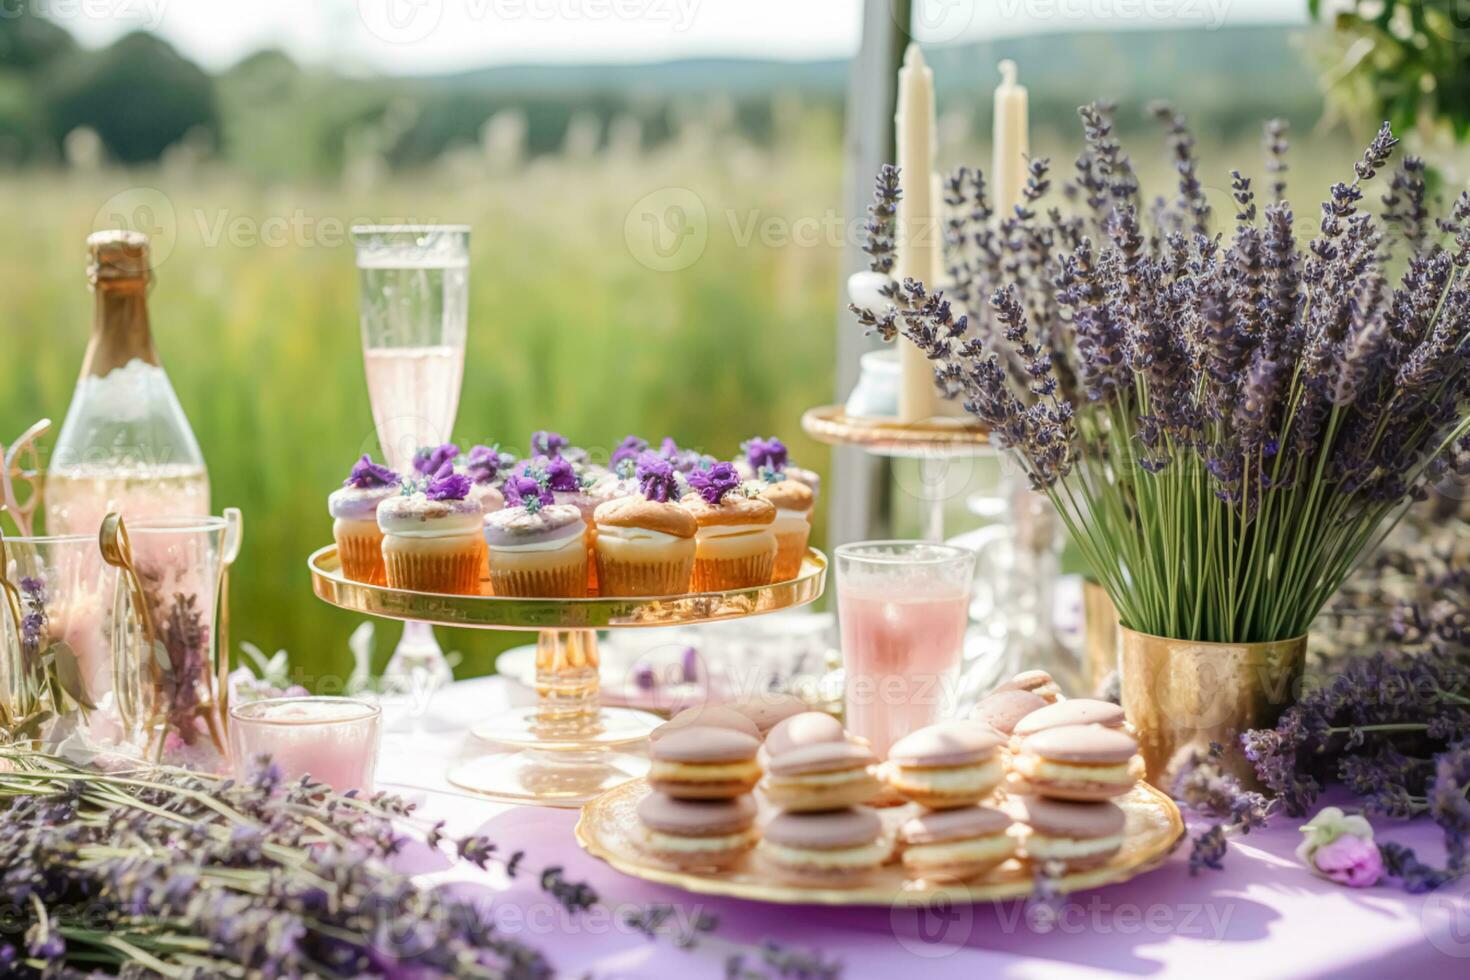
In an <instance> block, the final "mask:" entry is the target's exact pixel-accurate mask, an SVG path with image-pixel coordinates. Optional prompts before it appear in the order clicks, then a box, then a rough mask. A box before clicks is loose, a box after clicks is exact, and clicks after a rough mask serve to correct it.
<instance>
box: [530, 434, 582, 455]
mask: <svg viewBox="0 0 1470 980" xmlns="http://www.w3.org/2000/svg"><path fill="white" fill-rule="evenodd" d="M571 444H572V442H571V440H570V439H568V438H567V437H566V436H564V435H562V434H561V433H560V432H550V431H548V430H546V429H537V430H536V431H535V432H533V433H531V455H532V456H549V457H551V458H552V459H555V458H556V457H558V456H560V455H561V451H562V450H563V449H566V448H568V447H570V446H571Z"/></svg>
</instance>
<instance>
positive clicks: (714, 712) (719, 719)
mask: <svg viewBox="0 0 1470 980" xmlns="http://www.w3.org/2000/svg"><path fill="white" fill-rule="evenodd" d="M685 728H728V729H729V730H731V731H734V732H740V733H741V734H744V735H749V736H750V737H751V738H759V737H760V729H758V728H756V727H755V722H753V721H751V720H750V719H749V718H747V717H746V716H745V715H743V714H741V713H740V712H738V711H736V710H734V709H733V708H727V707H725V706H724V705H721V704H697V705H695V706H694V707H692V708H685V709H684V710H683V711H681V712H679V713H678V714H676V715H674V717H672V718H670V719H669V720H668V721H666V722H664V723H663V724H662V725H659V726H658V727H657V728H655V729H654V730H653V731H651V732H649V733H648V739H649V741H650V742H657V741H658V740H659V739H661V738H663V737H664V736H665V735H672V734H673V733H674V732H677V731H680V730H682V729H685Z"/></svg>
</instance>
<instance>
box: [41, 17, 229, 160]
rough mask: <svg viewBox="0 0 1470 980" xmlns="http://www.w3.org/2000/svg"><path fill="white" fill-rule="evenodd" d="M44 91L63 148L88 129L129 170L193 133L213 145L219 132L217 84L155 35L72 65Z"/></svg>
mask: <svg viewBox="0 0 1470 980" xmlns="http://www.w3.org/2000/svg"><path fill="white" fill-rule="evenodd" d="M44 91H45V95H46V109H47V112H46V115H47V124H48V126H49V127H50V130H51V135H52V137H53V138H54V139H55V140H56V141H57V142H60V141H61V140H62V139H63V138H64V137H65V136H66V134H67V133H69V132H71V131H72V130H73V129H75V128H76V127H78V126H88V127H90V128H91V129H94V130H96V132H97V134H98V135H99V136H101V137H102V142H103V143H104V144H105V145H106V146H107V150H108V153H109V154H111V155H112V156H113V157H114V158H115V159H117V160H119V161H121V162H123V163H140V162H143V161H147V160H154V159H157V158H158V156H159V154H161V153H162V152H163V151H164V150H165V149H166V148H167V147H168V146H169V145H170V144H172V143H175V142H177V141H178V140H180V139H181V138H182V137H183V136H184V134H185V133H188V132H189V131H190V130H194V129H200V130H203V131H204V132H206V133H208V134H210V138H211V140H213V139H214V137H215V136H216V135H217V133H218V131H219V123H218V114H217V111H216V108H215V97H214V81H213V80H212V79H211V78H210V77H209V76H208V75H206V74H205V73H204V71H203V70H202V69H200V68H199V66H197V65H195V64H194V63H193V62H191V61H189V60H187V59H186V58H184V57H182V56H181V55H180V54H179V53H178V52H177V51H175V50H174V49H173V48H172V47H171V46H169V45H168V44H167V43H165V42H164V41H162V40H160V39H159V38H158V37H156V36H155V35H152V34H145V33H142V32H134V33H132V34H128V35H126V36H124V37H121V38H119V39H118V40H117V41H116V42H115V43H114V44H113V45H112V46H111V47H109V48H107V49H106V50H104V51H101V52H99V53H97V54H95V55H87V54H83V55H77V56H74V57H71V58H67V59H66V60H65V61H63V62H62V63H61V64H60V65H59V66H58V68H57V70H56V71H55V72H54V73H53V74H52V75H51V76H50V77H49V78H48V80H47V83H46V85H45V89H44Z"/></svg>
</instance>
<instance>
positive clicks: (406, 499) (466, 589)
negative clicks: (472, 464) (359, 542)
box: [378, 463, 485, 595]
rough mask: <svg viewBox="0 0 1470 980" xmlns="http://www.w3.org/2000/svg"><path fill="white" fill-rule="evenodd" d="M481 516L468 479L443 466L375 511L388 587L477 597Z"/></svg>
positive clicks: (481, 562) (482, 560)
mask: <svg viewBox="0 0 1470 980" xmlns="http://www.w3.org/2000/svg"><path fill="white" fill-rule="evenodd" d="M483 522H484V516H483V515H482V514H481V512H480V505H479V503H477V502H476V501H474V500H471V499H470V478H469V477H467V476H465V475H464V474H463V473H455V472H454V471H453V469H452V467H451V465H450V464H449V463H445V464H444V465H443V466H442V467H441V468H440V470H439V472H438V473H436V474H435V475H434V476H433V477H431V478H430V479H428V480H427V481H424V482H422V483H419V484H414V485H410V484H405V485H404V486H403V492H402V493H400V494H399V495H398V496H396V497H389V498H388V499H387V500H384V501H383V502H382V504H380V505H379V506H378V527H379V529H380V530H381V531H382V532H383V566H384V571H385V572H386V575H387V581H388V587H389V588H393V589H410V590H412V591H415V592H439V593H449V594H454V595H478V594H479V592H480V570H481V568H482V567H483V566H484V563H485V557H484V549H485V540H484V538H483V537H482V536H481V534H480V528H481V526H482V524H483Z"/></svg>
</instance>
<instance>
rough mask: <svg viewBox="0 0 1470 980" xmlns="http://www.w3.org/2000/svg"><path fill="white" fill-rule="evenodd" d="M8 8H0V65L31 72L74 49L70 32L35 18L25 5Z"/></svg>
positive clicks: (8, 6)
mask: <svg viewBox="0 0 1470 980" xmlns="http://www.w3.org/2000/svg"><path fill="white" fill-rule="evenodd" d="M11 7H12V5H8V4H7V5H5V6H3V7H0V66H4V68H5V69H7V70H10V69H16V70H20V71H31V70H34V69H36V68H39V67H41V66H43V65H46V64H49V63H50V62H53V61H55V60H56V59H58V58H60V57H62V56H64V55H69V54H71V53H72V52H74V51H76V49H77V43H76V41H74V40H72V36H71V35H70V34H68V33H67V32H66V31H65V30H63V29H62V28H60V27H58V26H56V25H55V24H53V23H51V22H50V21H49V20H42V19H41V18H40V17H37V16H36V15H35V14H34V13H32V12H31V11H30V9H29V5H27V4H14V5H13V7H14V9H11Z"/></svg>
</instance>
